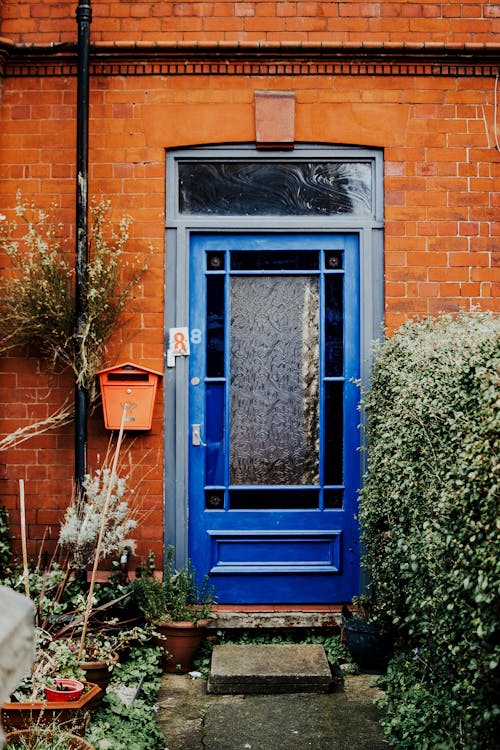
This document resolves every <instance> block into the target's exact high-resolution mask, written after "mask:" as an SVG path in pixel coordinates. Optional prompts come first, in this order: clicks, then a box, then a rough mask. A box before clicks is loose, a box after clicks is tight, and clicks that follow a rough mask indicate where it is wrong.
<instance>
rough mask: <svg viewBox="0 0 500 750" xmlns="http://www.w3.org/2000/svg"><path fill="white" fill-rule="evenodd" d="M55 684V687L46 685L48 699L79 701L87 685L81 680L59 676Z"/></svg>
mask: <svg viewBox="0 0 500 750" xmlns="http://www.w3.org/2000/svg"><path fill="white" fill-rule="evenodd" d="M55 684H56V686H55V688H52V687H48V686H46V687H45V697H46V699H47V700H48V701H61V702H64V701H77V700H78V698H79V697H80V696H81V694H82V693H83V690H84V687H85V686H84V684H83V682H80V680H72V679H70V678H69V677H59V678H58V679H57V680H55Z"/></svg>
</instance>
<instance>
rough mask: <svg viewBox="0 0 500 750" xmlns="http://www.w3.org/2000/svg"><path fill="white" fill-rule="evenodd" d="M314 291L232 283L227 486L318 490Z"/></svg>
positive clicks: (290, 284) (313, 286) (271, 281)
mask: <svg viewBox="0 0 500 750" xmlns="http://www.w3.org/2000/svg"><path fill="white" fill-rule="evenodd" d="M318 329H319V284H318V279H317V278H315V277H309V276H276V277H274V276H273V277H269V276H241V277H240V276H233V277H232V278H231V326H230V341H231V344H230V347H231V382H230V386H231V387H230V394H231V395H230V482H231V484H268V485H280V484H299V485H305V484H308V485H311V484H317V483H318V467H319V416H318V396H319V336H318Z"/></svg>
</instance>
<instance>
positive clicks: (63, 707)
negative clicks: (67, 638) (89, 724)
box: [0, 682, 103, 731]
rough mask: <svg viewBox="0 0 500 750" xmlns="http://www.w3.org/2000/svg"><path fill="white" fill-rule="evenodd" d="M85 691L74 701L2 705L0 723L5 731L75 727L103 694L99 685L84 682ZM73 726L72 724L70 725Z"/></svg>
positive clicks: (25, 702)
mask: <svg viewBox="0 0 500 750" xmlns="http://www.w3.org/2000/svg"><path fill="white" fill-rule="evenodd" d="M83 684H84V686H85V690H84V692H83V693H82V695H81V696H80V698H78V700H75V701H24V702H12V703H9V702H8V703H3V704H2V707H1V712H0V716H1V721H2V725H3V727H4V729H5V731H12V730H14V729H27V728H29V727H31V726H33V724H50V723H51V722H53V721H56V722H57V723H58V724H66V723H67V722H74V724H75V725H76V726H78V725H80V724H84V723H85V717H86V716H87V714H88V712H89V711H93V710H94V709H96V708H97V706H98V704H99V703H100V701H101V699H102V695H103V692H102V690H101V688H100V687H99V685H94V684H92V683H91V682H84V683H83ZM72 725H73V724H72Z"/></svg>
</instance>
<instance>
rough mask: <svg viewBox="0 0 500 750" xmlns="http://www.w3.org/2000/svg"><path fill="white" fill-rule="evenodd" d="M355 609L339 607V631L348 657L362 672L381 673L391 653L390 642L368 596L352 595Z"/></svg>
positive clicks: (381, 620) (380, 618) (381, 619)
mask: <svg viewBox="0 0 500 750" xmlns="http://www.w3.org/2000/svg"><path fill="white" fill-rule="evenodd" d="M352 603H353V605H354V609H353V610H350V609H349V608H348V607H347V606H346V605H345V604H344V606H343V607H342V632H343V635H344V638H345V642H346V644H347V647H348V649H349V651H350V654H351V656H352V658H353V660H354V661H355V662H356V664H357V665H358V666H359V667H360V668H361V669H363V670H368V671H373V672H383V671H385V669H386V667H387V663H388V661H389V657H390V654H391V647H392V639H391V638H390V635H389V634H388V632H387V631H386V630H385V629H384V623H383V618H382V617H381V616H380V614H379V613H378V612H377V611H376V607H375V606H374V603H373V600H372V598H371V597H369V596H355V597H353V599H352Z"/></svg>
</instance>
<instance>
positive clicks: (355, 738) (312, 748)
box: [157, 674, 388, 750]
mask: <svg viewBox="0 0 500 750" xmlns="http://www.w3.org/2000/svg"><path fill="white" fill-rule="evenodd" d="M375 679H376V678H375V677H374V676H373V675H367V674H356V675H346V676H345V678H344V684H343V685H341V686H339V687H338V688H337V689H336V690H335V692H332V693H295V694H288V695H283V694H281V695H246V696H243V695H216V694H215V695H214V694H207V692H206V681H205V680H203V679H193V678H192V677H190V675H174V674H168V675H167V674H165V675H164V676H163V679H162V688H161V691H160V695H159V701H158V712H157V719H158V723H159V725H160V727H161V729H162V732H163V734H164V737H165V750H353V749H355V750H388V745H387V743H386V741H385V739H384V737H383V733H382V730H381V728H380V726H379V723H378V717H379V713H378V710H377V709H376V707H375V706H374V705H373V701H374V699H375V698H376V697H378V696H380V695H381V694H382V693H381V691H380V690H379V689H378V688H376V687H375V686H374V681H375Z"/></svg>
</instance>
